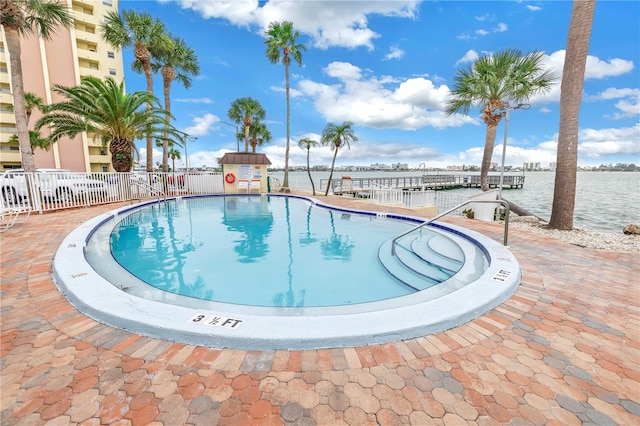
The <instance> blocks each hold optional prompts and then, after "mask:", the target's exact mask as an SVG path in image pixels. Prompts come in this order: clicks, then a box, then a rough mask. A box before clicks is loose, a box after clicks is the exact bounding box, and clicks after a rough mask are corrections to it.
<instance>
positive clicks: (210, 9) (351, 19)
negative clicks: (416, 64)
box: [176, 0, 419, 49]
mask: <svg viewBox="0 0 640 426" xmlns="http://www.w3.org/2000/svg"><path fill="white" fill-rule="evenodd" d="M176 1H177V2H178V3H179V4H180V5H181V7H183V8H186V9H192V10H195V11H196V12H198V13H200V15H202V17H204V18H221V19H226V20H228V21H229V22H231V23H232V24H234V25H236V26H239V27H251V28H253V27H257V29H258V31H259V32H261V33H262V32H263V31H264V30H265V29H266V28H267V27H268V25H269V23H270V22H272V21H283V20H288V21H292V22H295V26H296V30H298V31H300V32H301V33H304V34H307V35H309V36H310V37H311V44H312V45H313V46H315V47H317V48H320V49H327V48H329V47H332V46H340V47H346V48H356V47H367V48H369V49H373V40H375V39H376V38H379V37H380V34H378V33H377V32H376V31H374V30H373V29H371V28H369V22H368V19H367V17H368V16H369V15H381V16H392V17H399V18H408V19H413V18H415V17H416V15H417V12H418V5H419V1H418V0H397V1H373V2H364V1H362V2H361V1H351V2H342V1H328V2H326V1H324V2H316V1H313V2H312V1H267V2H265V3H263V2H259V1H258V0H176Z"/></svg>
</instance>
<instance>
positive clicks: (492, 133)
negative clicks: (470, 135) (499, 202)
mask: <svg viewBox="0 0 640 426" xmlns="http://www.w3.org/2000/svg"><path fill="white" fill-rule="evenodd" d="M497 130H498V126H497V124H496V125H495V126H494V125H490V124H488V125H487V134H486V137H485V141H484V154H483V155H482V168H481V169H480V188H481V189H482V190H483V191H488V190H489V168H490V167H491V157H493V146H494V144H495V142H496V131H497Z"/></svg>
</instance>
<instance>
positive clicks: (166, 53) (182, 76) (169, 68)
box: [151, 37, 200, 172]
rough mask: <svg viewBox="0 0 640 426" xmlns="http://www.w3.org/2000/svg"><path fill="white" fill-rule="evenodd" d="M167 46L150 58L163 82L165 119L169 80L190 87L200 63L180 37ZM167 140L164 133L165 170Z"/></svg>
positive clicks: (152, 65) (163, 166) (169, 101)
mask: <svg viewBox="0 0 640 426" xmlns="http://www.w3.org/2000/svg"><path fill="white" fill-rule="evenodd" d="M167 47H168V48H166V49H164V50H162V51H160V52H158V55H157V57H154V58H152V62H151V68H152V69H153V70H154V71H156V72H157V71H158V70H160V71H161V74H162V81H163V83H164V85H163V86H164V109H166V110H167V114H168V115H167V117H166V118H167V121H169V115H170V114H171V82H172V81H173V80H177V81H179V82H180V83H182V85H183V86H184V88H185V89H188V88H189V87H191V76H197V75H198V74H200V65H198V57H197V56H196V52H195V51H194V50H193V49H192V48H190V47H189V46H187V43H186V42H185V41H184V40H183V39H181V38H180V37H175V38H173V39H171V43H170V44H169V46H167ZM168 150H169V140H168V136H167V135H165V139H164V143H163V144H162V171H164V172H166V171H167V166H168V162H169V153H168Z"/></svg>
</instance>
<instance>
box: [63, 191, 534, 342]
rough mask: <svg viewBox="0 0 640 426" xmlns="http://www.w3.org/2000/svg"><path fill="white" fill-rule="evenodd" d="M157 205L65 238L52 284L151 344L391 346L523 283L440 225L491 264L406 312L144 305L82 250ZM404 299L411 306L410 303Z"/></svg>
mask: <svg viewBox="0 0 640 426" xmlns="http://www.w3.org/2000/svg"><path fill="white" fill-rule="evenodd" d="M234 195H236V194H234ZM217 196H223V195H217ZM250 196H261V195H257V194H256V195H250ZM269 196H279V197H285V196H288V197H294V198H302V199H305V200H309V201H311V202H312V203H314V204H316V205H318V206H321V207H325V208H330V209H333V210H337V211H342V212H351V213H356V214H369V215H376V214H378V213H377V212H375V211H367V210H358V209H346V208H344V207H336V206H332V205H331V204H327V203H322V202H319V201H318V200H316V199H314V198H312V197H302V196H297V195H283V194H269ZM180 198H182V197H175V198H169V199H168V200H174V199H180ZM184 198H192V197H184ZM153 203H156V201H150V202H146V203H140V204H136V205H134V206H126V207H122V208H119V209H115V210H113V211H111V212H108V213H105V214H102V215H100V216H97V217H95V218H93V219H91V220H89V221H87V222H85V223H83V224H82V225H80V226H79V227H78V228H76V229H74V230H73V231H72V232H71V233H70V234H69V235H67V237H66V238H65V239H64V241H63V242H62V244H61V245H60V247H59V248H58V250H57V252H56V254H55V257H54V260H53V276H54V282H55V284H56V286H57V287H58V289H59V291H60V292H61V293H63V294H64V295H65V296H66V297H67V299H68V300H69V301H70V303H71V304H72V305H73V306H74V307H75V308H76V309H78V310H79V311H80V312H82V313H84V314H85V315H87V316H89V317H91V318H93V319H94V320H96V321H99V322H101V323H104V324H107V325H110V326H114V327H118V328H121V329H125V330H128V331H132V332H135V333H138V334H142V335H146V336H149V337H153V338H159V339H165V340H171V341H176V342H182V343H187V344H195V345H199V346H207V347H215V348H227V347H229V348H236V349H247V350H275V349H320V348H331V347H353V346H362V345H368V344H372V343H388V342H393V341H398V340H406V339H411V338H415V337H420V336H425V335H429V334H433V333H436V332H440V331H443V330H447V329H450V328H453V327H456V326H458V325H461V324H464V323H466V322H468V321H471V320H472V319H474V318H477V317H478V316H480V315H482V314H483V313H485V312H487V311H489V310H491V309H492V308H494V307H496V306H498V305H500V304H501V303H502V302H503V301H505V300H506V299H508V298H509V297H510V296H511V295H512V294H513V293H514V292H515V290H516V289H517V288H518V286H519V284H520V281H521V270H520V267H519V264H518V262H517V260H516V258H515V257H514V256H513V254H512V253H511V252H510V251H509V250H508V248H507V247H504V246H502V245H500V244H499V243H497V242H495V241H494V240H492V239H489V238H488V237H485V236H483V235H482V234H480V233H477V232H475V231H471V230H468V229H465V228H462V227H458V226H455V225H451V224H442V223H436V227H438V228H441V229H443V230H447V231H449V232H453V233H454V234H456V235H461V236H464V237H465V238H468V239H470V240H471V241H475V242H476V243H477V244H479V245H480V247H481V248H482V249H483V251H485V253H486V254H487V255H488V258H489V267H488V268H487V270H486V271H485V273H484V274H483V275H482V276H481V277H480V279H478V280H477V281H475V282H474V283H471V284H468V285H466V286H465V287H463V288H461V289H458V290H456V291H454V292H453V293H449V294H446V295H443V296H441V297H439V298H436V299H432V300H428V301H419V300H418V301H417V302H411V301H409V302H408V303H407V304H405V305H403V306H391V307H388V308H382V306H381V305H382V304H383V303H380V302H375V303H378V306H380V307H381V309H379V310H373V311H372V310H367V311H363V312H357V311H356V312H351V313H346V312H336V311H335V310H333V311H332V310H331V309H328V310H326V312H325V313H322V311H321V310H319V309H318V308H309V309H305V308H295V311H291V308H273V309H274V310H289V311H291V312H290V314H289V313H288V314H287V315H283V314H282V312H279V314H275V313H269V312H268V311H265V310H260V309H257V310H252V309H246V310H242V311H241V312H238V311H237V310H225V308H224V306H220V307H219V308H218V307H216V308H215V309H202V308H193V307H186V306H177V305H171V304H168V303H163V302H159V301H154V300H146V299H144V298H141V297H138V296H134V295H132V294H129V293H126V292H125V291H122V290H121V289H119V288H118V287H116V285H114V284H112V283H110V282H109V281H107V280H106V279H105V278H103V277H102V276H101V275H99V274H98V273H97V272H96V271H95V270H94V269H93V268H92V267H91V265H90V264H89V263H88V262H87V260H86V258H85V253H84V250H85V247H86V244H87V241H88V239H89V237H90V236H91V234H92V233H93V231H94V229H95V228H96V227H97V226H98V225H99V224H101V223H103V222H105V221H107V220H109V219H112V218H114V217H117V216H119V215H120V214H122V213H124V212H127V211H131V210H133V209H138V208H140V207H142V206H145V205H148V204H153ZM385 215H386V216H387V217H392V218H406V219H408V220H412V221H415V222H420V223H422V222H424V219H423V218H416V217H412V216H409V215H402V214H385ZM419 293H420V292H418V293H416V295H419ZM403 298H407V299H411V296H403ZM418 299H419V297H418ZM220 305H223V304H220ZM354 306H357V305H354Z"/></svg>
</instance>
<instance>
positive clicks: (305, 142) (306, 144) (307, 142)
mask: <svg viewBox="0 0 640 426" xmlns="http://www.w3.org/2000/svg"><path fill="white" fill-rule="evenodd" d="M317 145H318V142H316V141H314V140H313V139H309V138H302V139H300V140H299V141H298V146H299V147H300V148H307V174H308V175H309V181H311V190H312V191H313V195H316V187H315V185H314V184H313V179H312V178H311V170H310V169H309V153H310V152H311V147H312V146H317Z"/></svg>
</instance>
